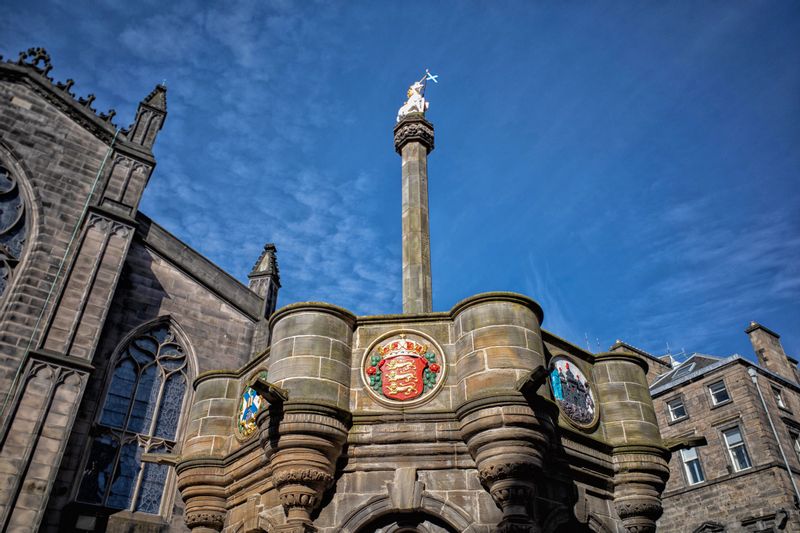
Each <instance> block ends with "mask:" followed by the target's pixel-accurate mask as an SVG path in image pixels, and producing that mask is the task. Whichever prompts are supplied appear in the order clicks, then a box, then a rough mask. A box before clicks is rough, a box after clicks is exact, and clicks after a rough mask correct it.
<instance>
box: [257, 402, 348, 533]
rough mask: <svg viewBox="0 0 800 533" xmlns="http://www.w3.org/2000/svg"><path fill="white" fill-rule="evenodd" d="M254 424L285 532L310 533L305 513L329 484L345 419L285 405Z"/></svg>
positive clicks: (320, 409)
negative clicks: (282, 517)
mask: <svg viewBox="0 0 800 533" xmlns="http://www.w3.org/2000/svg"><path fill="white" fill-rule="evenodd" d="M256 420H257V423H258V427H259V434H260V439H261V444H262V447H263V448H264V452H265V454H266V456H267V459H268V460H269V462H270V466H271V467H272V483H273V485H274V486H275V487H276V488H277V489H278V497H279V498H280V502H281V505H282V506H283V510H284V513H285V514H286V526H285V527H286V528H288V529H286V531H314V530H315V529H314V526H313V525H312V520H311V514H312V513H313V512H314V510H315V509H316V508H317V507H318V506H319V504H320V501H321V500H322V496H323V494H324V493H325V491H326V490H328V489H329V488H330V487H331V486H332V485H333V480H334V474H335V472H336V462H337V460H338V459H339V455H341V453H342V447H343V446H344V442H345V440H346V439H347V433H348V425H349V415H348V414H347V413H344V412H342V411H340V410H338V409H334V408H331V407H327V406H323V405H316V404H311V403H305V402H286V403H285V404H283V405H282V406H278V405H271V406H270V408H269V409H268V410H263V411H262V412H261V413H260V414H259V415H258V417H257V419H256ZM281 531H283V529H281Z"/></svg>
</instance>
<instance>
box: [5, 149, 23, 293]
mask: <svg viewBox="0 0 800 533" xmlns="http://www.w3.org/2000/svg"><path fill="white" fill-rule="evenodd" d="M26 226H27V221H26V215H25V202H24V201H23V199H22V195H21V194H20V190H19V185H18V184H17V181H16V179H14V176H13V175H12V174H11V172H9V170H8V169H7V168H6V167H4V166H3V165H2V164H0V296H2V295H3V293H4V292H5V290H6V287H8V285H9V284H10V282H11V279H12V275H13V272H14V269H15V268H16V266H17V264H18V263H19V260H20V258H21V256H22V249H23V247H24V246H25V234H26Z"/></svg>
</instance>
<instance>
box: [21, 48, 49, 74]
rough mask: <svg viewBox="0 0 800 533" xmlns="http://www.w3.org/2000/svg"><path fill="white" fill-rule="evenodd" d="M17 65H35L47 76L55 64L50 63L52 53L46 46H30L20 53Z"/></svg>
mask: <svg viewBox="0 0 800 533" xmlns="http://www.w3.org/2000/svg"><path fill="white" fill-rule="evenodd" d="M17 65H27V66H29V67H33V68H34V69H35V70H36V71H38V72H39V73H40V74H44V75H45V76H47V75H48V74H49V73H50V71H51V70H52V69H53V64H52V63H50V54H48V53H47V50H45V49H44V48H41V47H40V48H28V50H26V51H24V52H20V53H19V59H18V60H17Z"/></svg>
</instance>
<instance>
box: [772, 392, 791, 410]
mask: <svg viewBox="0 0 800 533" xmlns="http://www.w3.org/2000/svg"><path fill="white" fill-rule="evenodd" d="M772 395H773V396H774V397H775V403H776V404H778V407H780V408H781V409H786V410H788V409H789V408H788V407H786V402H784V401H783V391H781V389H779V388H778V387H772Z"/></svg>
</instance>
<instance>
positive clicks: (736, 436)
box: [722, 427, 753, 472]
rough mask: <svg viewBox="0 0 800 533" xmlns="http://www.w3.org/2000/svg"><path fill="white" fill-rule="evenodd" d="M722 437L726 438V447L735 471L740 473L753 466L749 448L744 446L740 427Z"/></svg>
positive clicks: (724, 433) (730, 430)
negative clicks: (748, 451)
mask: <svg viewBox="0 0 800 533" xmlns="http://www.w3.org/2000/svg"><path fill="white" fill-rule="evenodd" d="M722 435H723V437H724V438H725V446H727V448H728V454H730V457H731V463H732V464H733V469H734V470H735V471H736V472H740V471H742V470H747V469H748V468H750V467H751V466H753V464H752V463H751V462H750V455H749V454H748V453H747V447H746V446H745V445H744V440H743V439H742V432H741V430H740V429H739V428H738V427H735V428H731V429H728V430H726V431H723V432H722Z"/></svg>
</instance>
